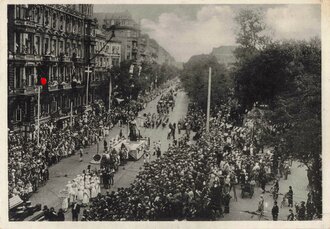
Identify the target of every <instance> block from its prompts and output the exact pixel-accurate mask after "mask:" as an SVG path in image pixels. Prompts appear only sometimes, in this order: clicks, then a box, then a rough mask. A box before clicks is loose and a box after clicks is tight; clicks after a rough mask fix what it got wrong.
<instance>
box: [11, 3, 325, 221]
mask: <svg viewBox="0 0 330 229" xmlns="http://www.w3.org/2000/svg"><path fill="white" fill-rule="evenodd" d="M320 8H321V7H320V5H315V4H314V5H309V4H301V5H243V4H241V5H220V4H219V5H189V4H187V5H146V4H144V5H134V4H131V5H119V4H107V5H93V4H75V5H60V4H53V5H50V4H47V5H45V4H27V5H18V4H16V5H14V4H12V5H8V6H7V12H8V13H7V19H8V24H7V31H8V60H7V66H8V75H7V78H8V94H7V100H8V110H7V113H8V203H9V206H8V213H9V214H8V217H9V218H8V220H9V221H242V220H244V221H312V220H315V221H319V220H322V218H323V212H322V206H323V204H322V157H321V153H322V150H321V144H322V140H321V139H322V134H321V12H320Z"/></svg>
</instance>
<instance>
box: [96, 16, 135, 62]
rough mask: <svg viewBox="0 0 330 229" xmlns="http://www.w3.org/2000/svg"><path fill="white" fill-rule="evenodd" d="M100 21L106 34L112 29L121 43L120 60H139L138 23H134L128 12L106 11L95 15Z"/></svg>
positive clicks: (108, 34)
mask: <svg viewBox="0 0 330 229" xmlns="http://www.w3.org/2000/svg"><path fill="white" fill-rule="evenodd" d="M95 16H96V17H97V16H99V17H98V19H99V21H100V22H103V26H102V27H103V28H104V30H105V31H106V32H105V33H106V34H107V36H110V34H111V33H112V31H111V30H112V29H114V33H115V37H116V40H117V41H118V42H120V43H121V61H124V60H133V61H136V62H138V61H139V37H140V33H141V30H140V25H139V24H138V23H136V22H135V21H134V20H133V18H132V15H131V14H130V13H129V12H128V11H125V12H118V13H107V14H99V15H97V14H96V15H95Z"/></svg>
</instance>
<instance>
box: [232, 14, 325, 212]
mask: <svg viewBox="0 0 330 229" xmlns="http://www.w3.org/2000/svg"><path fill="white" fill-rule="evenodd" d="M236 21H237V22H238V24H239V25H240V30H239V32H238V36H237V41H238V43H239V46H238V48H237V49H236V52H235V56H236V58H237V62H236V65H235V67H234V69H233V76H234V77H235V95H236V98H237V100H238V104H239V105H240V109H239V111H240V113H242V114H244V112H245V111H248V110H250V109H251V108H252V107H253V105H254V104H255V103H259V104H264V105H267V106H268V108H269V109H267V110H266V112H265V114H266V120H268V121H269V123H270V124H271V126H272V127H273V129H272V131H269V130H264V134H263V139H262V140H263V142H264V143H265V144H267V145H268V146H273V147H275V148H276V149H277V150H278V151H279V153H280V154H281V155H283V156H284V157H286V156H289V157H292V158H294V159H295V160H298V161H300V162H301V163H303V164H304V165H305V166H306V167H307V173H308V174H307V176H308V181H309V187H310V189H311V190H312V191H313V192H314V195H313V200H314V203H315V205H316V207H317V210H318V213H320V214H321V213H322V154H321V143H322V137H321V41H320V39H319V38H314V39H311V40H310V41H293V40H291V41H276V42H275V41H272V40H271V39H270V38H269V37H267V36H265V35H264V34H265V33H264V29H265V25H264V23H263V15H262V14H261V13H259V12H256V11H252V10H243V11H241V13H240V14H239V15H238V16H237V18H236Z"/></svg>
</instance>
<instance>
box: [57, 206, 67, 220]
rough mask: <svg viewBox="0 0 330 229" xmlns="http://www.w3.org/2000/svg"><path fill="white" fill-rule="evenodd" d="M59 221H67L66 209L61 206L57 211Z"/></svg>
mask: <svg viewBox="0 0 330 229" xmlns="http://www.w3.org/2000/svg"><path fill="white" fill-rule="evenodd" d="M57 221H65V216H64V211H63V209H62V208H60V209H59V210H58V212H57Z"/></svg>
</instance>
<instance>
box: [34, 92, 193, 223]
mask: <svg viewBox="0 0 330 229" xmlns="http://www.w3.org/2000/svg"><path fill="white" fill-rule="evenodd" d="M159 98H160V96H158V97H157V98H156V99H154V100H153V101H151V102H149V103H148V105H147V107H146V108H145V109H144V110H142V111H141V112H140V113H139V116H143V114H144V113H148V112H151V113H154V112H156V105H157V102H158V100H159ZM187 105H188V98H187V96H186V95H185V93H184V92H179V93H178V94H177V96H176V105H175V107H174V110H173V111H172V112H170V114H169V122H176V123H177V122H178V121H179V120H180V119H181V118H182V117H184V116H185V114H186V113H187ZM122 130H123V133H124V135H127V126H123V127H122ZM140 130H141V135H142V136H143V137H150V141H151V144H152V143H153V142H156V141H158V140H160V141H161V142H162V145H161V150H162V152H164V151H166V149H167V148H168V144H169V141H168V140H167V131H168V128H162V127H159V128H157V129H156V128H155V129H148V128H143V127H140ZM119 131H120V128H119V127H118V126H115V127H114V128H113V129H112V130H111V131H110V134H109V136H107V141H109V140H110V139H111V138H113V137H116V136H117V135H118V134H119ZM96 151H97V145H93V146H91V147H88V148H87V149H84V152H88V154H84V156H83V161H82V162H79V155H78V154H76V155H74V156H71V157H70V158H66V159H63V160H61V162H60V163H58V164H56V165H54V166H52V167H50V169H49V172H50V176H49V181H48V182H47V184H46V185H45V186H43V187H40V188H39V189H38V192H37V193H34V194H33V195H32V197H31V198H30V200H31V202H32V204H38V203H41V204H42V205H47V206H48V207H54V208H55V209H58V208H60V204H61V200H60V198H59V192H60V191H61V190H62V189H63V188H65V185H66V184H67V182H68V181H69V180H71V179H73V178H75V177H76V176H77V175H78V174H81V173H82V171H83V170H84V169H86V168H87V166H88V165H91V168H92V169H94V168H99V165H92V164H90V163H89V162H90V161H91V160H92V157H93V155H94V154H95V153H96ZM99 151H100V152H103V140H102V141H101V142H100V143H99ZM155 157H156V156H151V160H152V159H155ZM142 166H143V158H140V160H138V161H129V162H128V163H127V164H126V165H125V166H124V167H123V166H120V167H119V170H118V172H117V173H116V174H115V176H114V185H113V186H112V187H111V189H110V191H111V190H116V189H117V188H118V187H127V186H128V185H129V184H130V183H131V182H132V181H133V180H134V178H135V176H136V175H137V173H138V171H139V170H140V169H141V167H142ZM102 192H105V191H104V190H102ZM69 215H70V214H69ZM68 219H69V218H68Z"/></svg>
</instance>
